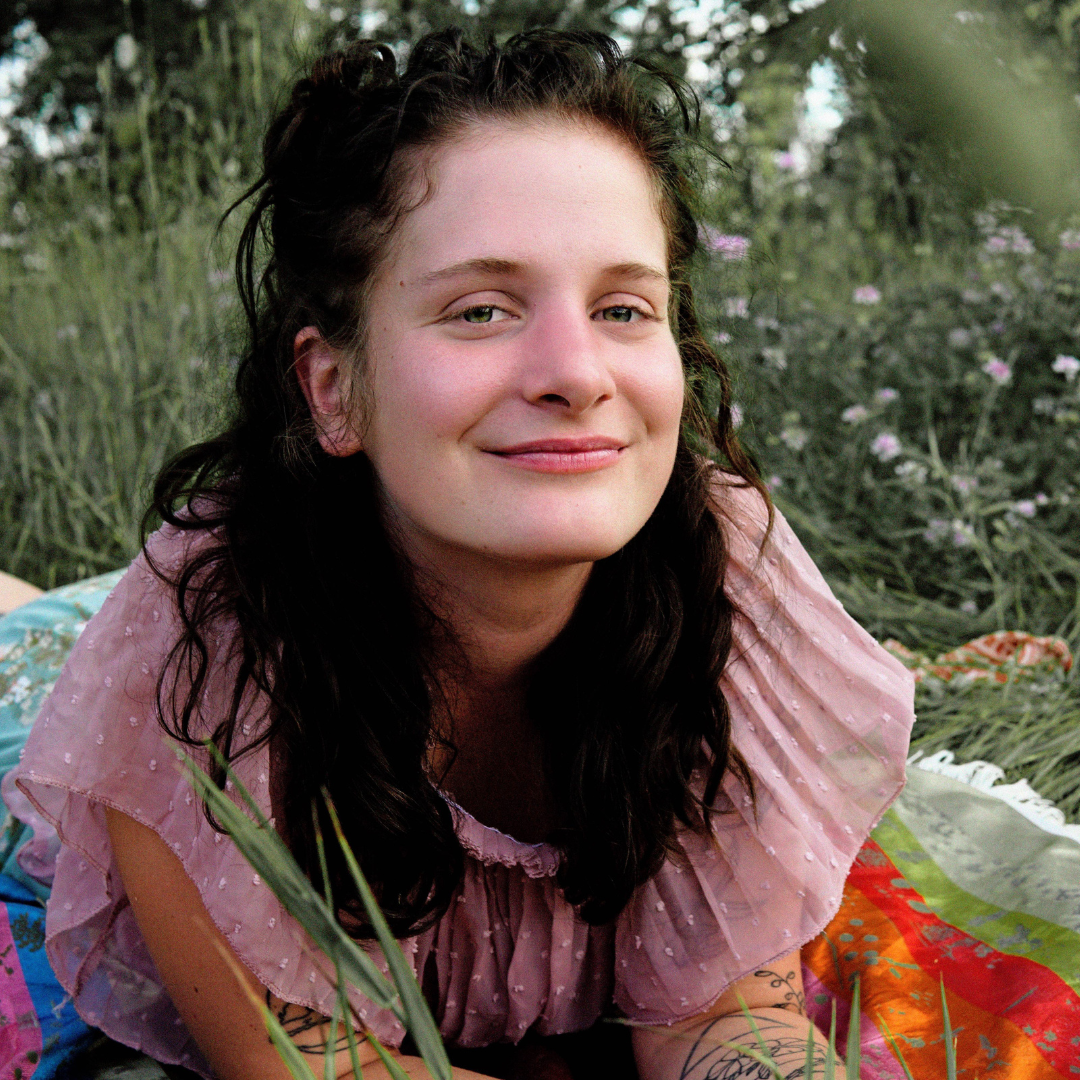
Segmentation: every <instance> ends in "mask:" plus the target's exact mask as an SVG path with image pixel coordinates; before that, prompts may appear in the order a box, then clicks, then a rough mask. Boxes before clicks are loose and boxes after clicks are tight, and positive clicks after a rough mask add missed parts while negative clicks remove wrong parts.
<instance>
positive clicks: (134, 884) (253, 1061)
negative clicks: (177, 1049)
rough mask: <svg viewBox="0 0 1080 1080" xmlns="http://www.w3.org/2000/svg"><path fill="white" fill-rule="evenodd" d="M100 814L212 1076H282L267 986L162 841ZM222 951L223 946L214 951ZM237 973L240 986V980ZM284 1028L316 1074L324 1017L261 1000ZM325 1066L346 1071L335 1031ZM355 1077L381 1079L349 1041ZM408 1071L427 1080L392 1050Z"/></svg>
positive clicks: (258, 1079) (229, 1079) (465, 1075)
mask: <svg viewBox="0 0 1080 1080" xmlns="http://www.w3.org/2000/svg"><path fill="white" fill-rule="evenodd" d="M105 817H106V821H107V824H108V829H109V837H110V839H111V841H112V847H113V852H114V855H115V858H116V865H117V867H118V869H119V871H120V877H121V879H122V880H123V883H124V890H125V892H126V893H127V896H128V899H129V900H130V902H131V908H132V911H133V912H134V914H135V919H136V921H137V922H138V924H139V929H140V931H141V932H142V936H143V939H144V940H145V941H146V947H147V949H148V950H149V952H150V956H151V957H152V958H153V960H154V963H155V964H156V965H157V969H158V972H159V973H160V974H161V978H162V981H163V982H164V984H165V989H166V990H168V992H169V996H170V997H171V998H172V1001H173V1004H174V1005H175V1006H176V1009H177V1011H178V1012H179V1013H180V1016H181V1017H182V1018H183V1021H184V1023H185V1024H186V1025H187V1029H188V1031H189V1032H191V1035H192V1037H193V1038H194V1039H195V1041H196V1042H197V1043H198V1044H199V1049H200V1050H202V1052H203V1054H204V1055H205V1057H206V1059H207V1061H209V1062H210V1065H211V1066H212V1067H213V1070H214V1073H215V1074H216V1076H217V1077H218V1078H219V1080H290V1075H289V1071H288V1069H287V1068H286V1067H285V1063H284V1062H283V1061H282V1060H281V1058H280V1057H279V1056H278V1054H277V1051H276V1050H275V1049H274V1047H273V1045H272V1043H271V1042H270V1039H269V1036H268V1035H267V1033H266V1028H265V1026H264V1024H263V1021H262V1016H261V1015H260V1013H259V1011H258V1010H257V1009H256V1008H255V1006H254V1004H253V1003H252V1001H251V997H250V994H249V990H253V991H254V992H255V993H256V995H257V996H258V997H259V998H266V990H265V989H264V988H263V987H262V986H261V985H260V984H259V983H258V981H257V980H256V979H255V976H254V975H252V974H251V973H250V972H249V971H248V970H247V968H245V967H243V965H242V964H240V963H239V961H235V964H236V967H237V968H238V969H239V970H240V972H241V973H242V975H241V976H240V977H238V975H237V972H236V970H235V969H234V967H233V966H232V965H230V963H229V961H228V960H227V959H226V956H230V957H231V956H232V955H233V954H232V951H231V949H230V948H229V945H228V942H227V941H226V940H225V936H224V935H223V934H222V933H221V931H220V930H218V928H217V927H216V926H215V925H214V923H213V921H212V920H211V918H210V916H209V915H208V914H207V911H206V908H205V907H204V906H203V902H202V897H200V896H199V891H198V889H197V888H196V887H195V884H194V882H193V881H192V880H191V879H190V878H189V877H188V876H187V873H186V872H185V871H184V868H183V866H182V865H181V863H180V860H179V859H178V858H177V857H176V856H175V855H174V854H173V853H172V852H171V851H170V850H169V848H168V846H167V845H166V844H165V842H164V841H163V840H162V839H161V837H159V836H158V835H157V833H155V832H154V831H153V829H149V828H147V827H146V826H145V825H142V824H140V823H139V822H137V821H135V820H134V818H131V817H128V816H127V815H126V814H123V813H121V812H120V811H118V810H113V809H111V808H108V807H107V808H106V810H105ZM222 950H224V952H223V951H222ZM241 977H242V978H243V980H244V982H245V983H246V984H247V989H245V986H244V985H243V984H242V983H241V981H240V978H241ZM266 1000H267V1001H268V1003H269V1004H270V1006H271V1007H272V1008H273V1009H274V1011H275V1012H276V1013H277V1014H278V1016H279V1018H280V1019H281V1021H282V1023H283V1025H284V1027H285V1028H286V1030H287V1031H288V1032H289V1033H290V1035H292V1037H293V1040H294V1041H295V1042H296V1044H297V1046H299V1047H300V1048H301V1049H302V1050H303V1052H304V1053H305V1054H306V1055H310V1057H309V1063H310V1065H311V1068H312V1070H313V1071H314V1073H315V1075H316V1076H318V1077H321V1076H322V1075H323V1063H324V1053H323V1047H324V1046H325V1045H326V1036H327V1031H328V1026H329V1020H328V1019H327V1018H326V1017H325V1016H321V1015H319V1014H318V1013H314V1012H312V1011H311V1010H310V1009H305V1008H303V1007H301V1006H298V1005H291V1004H287V1003H286V1002H282V1001H280V1000H278V999H277V998H274V997H269V998H266ZM338 1046H339V1047H340V1049H338V1051H337V1054H336V1057H335V1062H334V1068H335V1074H336V1076H338V1077H347V1076H351V1074H352V1066H351V1063H350V1059H349V1052H348V1049H347V1048H346V1046H345V1041H344V1037H343V1032H342V1033H339V1040H338ZM357 1048H358V1050H359V1052H360V1063H361V1065H362V1067H363V1070H364V1080H389V1074H388V1073H387V1071H386V1069H385V1067H384V1066H383V1065H382V1064H381V1063H380V1062H379V1061H378V1058H377V1056H376V1053H375V1050H374V1048H373V1047H372V1046H371V1045H370V1043H368V1042H366V1041H360V1042H359V1044H358V1047H357ZM394 1056H395V1057H396V1058H397V1059H398V1061H399V1062H400V1063H401V1065H402V1067H403V1068H404V1069H405V1071H406V1072H407V1073H408V1074H409V1075H410V1076H416V1077H425V1078H426V1077H427V1076H428V1072H427V1069H426V1067H425V1066H424V1064H423V1062H422V1061H421V1059H420V1058H417V1057H407V1056H404V1055H399V1054H397V1053H396V1052H394ZM454 1080H484V1078H483V1077H481V1076H480V1075H479V1074H478V1073H473V1072H466V1071H464V1070H461V1069H455V1070H454Z"/></svg>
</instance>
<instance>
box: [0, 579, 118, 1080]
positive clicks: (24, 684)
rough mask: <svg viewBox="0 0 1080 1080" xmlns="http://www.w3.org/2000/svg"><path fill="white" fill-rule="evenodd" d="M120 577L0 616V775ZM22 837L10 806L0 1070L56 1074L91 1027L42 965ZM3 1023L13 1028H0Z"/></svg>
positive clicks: (39, 912)
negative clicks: (21, 862)
mask: <svg viewBox="0 0 1080 1080" xmlns="http://www.w3.org/2000/svg"><path fill="white" fill-rule="evenodd" d="M122 574H123V571H122V570H118V571H115V572H114V573H111V574H104V575H102V576H101V577H96V578H91V579H89V580H87V581H80V582H76V583H75V584H73V585H65V586H64V587H62V588H59V589H54V590H53V591H52V592H48V593H45V594H44V595H43V596H40V597H38V598H37V599H36V600H32V601H31V602H30V603H29V604H25V605H23V606H22V607H20V608H16V609H15V610H14V611H13V612H11V613H10V614H8V615H6V616H4V617H3V618H0V779H2V778H3V776H5V775H6V774H7V772H8V771H9V770H10V769H11V768H12V767H13V766H14V765H15V764H16V762H17V761H18V760H19V752H20V751H21V750H22V748H23V744H24V743H25V742H26V737H27V735H28V734H29V733H30V728H31V727H32V726H33V723H34V719H35V718H36V716H37V713H38V710H39V709H40V708H41V704H42V702H43V701H44V700H45V697H46V695H47V694H48V693H49V691H50V690H51V689H52V687H53V684H54V683H55V682H56V679H57V677H58V676H59V674H60V669H61V668H62V667H63V666H64V661H65V660H66V659H67V657H68V653H70V652H71V649H72V646H73V645H74V644H75V641H76V639H77V638H78V636H79V634H81V633H82V631H83V628H84V627H85V626H86V623H87V621H88V620H89V619H90V617H91V616H92V615H93V614H94V613H95V612H96V611H97V610H98V608H100V607H101V605H102V603H103V602H104V600H105V597H106V596H108V594H109V592H110V591H111V590H112V588H113V586H115V585H116V583H117V582H118V581H119V580H120V577H121V576H122ZM28 834H29V829H28V828H27V827H26V826H25V825H23V823H22V822H21V821H19V820H17V819H16V818H14V817H13V816H12V815H11V813H10V812H8V813H7V815H6V817H5V819H4V821H3V824H2V826H0V907H2V909H3V910H2V911H0V924H2V921H3V919H4V918H5V917H6V921H7V925H8V928H9V932H10V941H6V940H0V1077H3V1078H4V1080H30V1077H31V1076H32V1077H33V1078H34V1080H53V1078H54V1077H55V1076H57V1075H58V1073H63V1072H64V1066H65V1065H66V1064H67V1063H68V1062H70V1061H71V1059H72V1058H73V1057H74V1056H75V1055H76V1054H78V1053H79V1052H80V1051H81V1050H82V1049H83V1048H84V1047H85V1046H87V1045H88V1044H89V1042H90V1041H91V1040H92V1039H93V1038H94V1036H95V1032H94V1029H92V1028H90V1027H89V1026H88V1025H87V1024H86V1023H85V1022H84V1021H83V1020H82V1019H81V1018H80V1017H79V1015H78V1013H76V1012H75V1009H74V1007H73V1005H72V1004H71V1001H70V999H69V998H68V996H67V994H66V993H65V992H64V990H63V988H62V987H61V986H60V983H59V982H58V981H57V979H56V976H55V975H54V974H53V971H52V968H51V967H50V966H49V961H48V958H47V957H46V954H45V947H44V946H45V908H44V902H45V900H46V899H47V898H48V895H49V888H48V886H47V885H45V884H43V883H42V882H40V881H37V880H36V879H34V878H32V877H30V876H29V875H28V874H27V873H25V871H24V870H23V869H22V867H21V866H20V865H19V862H18V859H17V856H18V853H19V850H20V849H21V847H22V846H23V844H24V843H25V841H26V840H27V839H28V838H29V835H28ZM2 930H3V927H2V925H0V939H7V937H8V935H7V934H5V933H2ZM12 949H14V952H15V957H14V958H13V957H12V956H11V950H12ZM14 959H17V963H16V962H13V961H14ZM20 984H22V985H20ZM27 994H28V995H29V1002H30V1004H31V1005H32V1010H30V1011H29V1013H28V1012H27V1011H26V1010H25V1008H23V1009H22V1011H20V1006H19V1005H18V1004H17V1003H18V1002H22V1003H23V1006H25V1004H26V1002H27ZM8 1013H13V1015H8ZM9 1025H15V1028H14V1029H10V1030H6V1029H9ZM35 1029H40V1039H39V1038H38V1035H37V1032H36V1030H35ZM16 1030H17V1034H15V1033H14V1031H16Z"/></svg>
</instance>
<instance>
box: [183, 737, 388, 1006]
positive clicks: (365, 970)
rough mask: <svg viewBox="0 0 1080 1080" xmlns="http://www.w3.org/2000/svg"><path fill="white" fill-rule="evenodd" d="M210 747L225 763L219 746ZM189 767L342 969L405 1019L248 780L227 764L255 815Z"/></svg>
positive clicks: (215, 809)
mask: <svg viewBox="0 0 1080 1080" xmlns="http://www.w3.org/2000/svg"><path fill="white" fill-rule="evenodd" d="M210 752H211V754H213V755H214V756H216V757H217V758H218V759H219V761H221V763H222V764H223V765H224V761H223V759H221V755H220V753H219V752H218V751H217V749H216V747H212V746H211V747H210ZM185 767H186V770H187V773H188V777H189V779H190V780H191V784H192V787H193V788H194V789H195V793H196V794H197V795H198V796H199V797H200V798H202V799H204V800H205V801H206V803H207V805H208V806H209V808H210V811H211V813H212V814H213V815H214V816H215V818H217V820H218V821H219V822H221V824H222V826H224V828H225V830H226V831H227V832H228V834H229V835H230V836H231V837H232V840H233V842H234V843H235V844H236V846H237V848H238V849H239V850H240V852H241V854H242V855H243V856H244V858H245V859H247V860H248V862H249V863H250V864H251V866H252V868H253V869H254V870H255V871H256V872H257V873H258V874H259V875H260V876H261V877H262V879H263V880H264V881H265V882H266V884H267V886H268V887H269V888H270V889H271V891H272V892H273V893H274V895H275V896H276V897H277V898H278V899H279V900H280V901H281V903H282V904H283V905H284V907H285V910H286V911H288V912H289V914H290V915H292V917H293V918H294V919H296V921H297V922H298V923H299V924H300V925H301V926H302V927H303V928H304V929H305V930H306V931H307V933H308V934H309V935H310V936H311V939H312V940H313V941H314V942H315V944H316V945H317V946H318V947H319V948H320V949H321V950H322V951H323V952H324V953H325V954H326V955H327V956H328V957H330V958H331V959H332V961H333V962H334V963H335V964H336V965H339V966H340V970H341V973H342V974H343V975H344V976H345V978H346V979H347V980H348V981H349V982H350V983H352V984H353V985H354V986H356V987H357V989H358V990H359V991H360V992H361V993H362V994H363V995H364V996H365V997H366V998H368V999H369V1000H370V1001H371V1002H372V1003H373V1004H374V1005H376V1006H377V1007H378V1008H382V1009H389V1010H391V1011H392V1012H393V1013H394V1015H395V1016H396V1017H397V1018H398V1019H399V1020H400V1021H401V1022H402V1023H403V1024H404V1023H406V1021H407V1014H406V1012H405V1010H404V1009H403V1007H402V1003H401V1001H400V1000H399V998H398V996H397V994H396V993H395V992H394V990H393V989H392V987H391V986H390V984H389V983H388V981H387V980H386V978H385V977H384V975H383V973H382V972H381V971H380V970H379V968H378V966H377V965H376V963H375V961H374V960H373V959H372V958H371V957H370V956H369V955H368V954H367V953H366V952H364V950H363V949H361V948H360V946H358V945H357V944H356V942H355V941H353V940H352V938H350V937H349V936H348V934H346V933H345V931H344V930H343V929H342V928H341V926H340V924H339V923H338V921H337V919H336V918H335V916H334V912H333V911H332V910H331V909H330V908H329V907H328V905H327V904H326V901H325V900H324V899H323V898H322V897H321V896H320V895H319V893H318V891H317V890H316V889H315V888H314V886H313V885H312V884H311V882H310V881H309V880H308V879H307V877H306V876H305V874H304V872H303V871H302V870H301V869H300V867H299V866H298V865H297V863H296V860H295V859H294V858H293V857H292V853H291V852H290V851H289V849H288V848H287V847H286V846H285V843H284V841H283V840H282V839H281V837H280V836H278V834H277V832H276V831H275V830H274V829H273V828H272V827H271V825H270V823H269V822H268V821H267V820H266V818H265V817H264V815H263V814H262V811H261V810H260V809H259V807H258V805H257V804H256V803H255V801H254V800H253V799H252V798H251V795H250V794H249V793H248V792H247V790H246V789H245V787H244V785H243V784H242V783H241V782H240V781H239V780H238V779H237V777H236V775H235V774H234V773H233V772H232V770H231V769H228V767H227V766H226V775H227V776H228V777H229V779H230V781H231V782H232V784H233V786H234V788H235V790H236V791H237V793H238V794H239V796H240V798H241V800H242V801H243V802H244V803H245V804H246V806H247V807H248V809H249V810H250V811H251V813H252V815H253V816H254V819H255V820H252V819H251V818H250V817H248V815H247V814H246V813H244V811H243V809H241V807H240V806H238V805H237V804H236V803H235V802H233V800H232V799H231V798H230V797H229V796H228V795H227V794H226V793H225V792H223V791H222V790H221V789H220V788H218V786H217V784H215V783H214V781H213V780H211V779H210V777H209V776H207V774H206V773H205V772H203V770H202V769H201V768H200V767H199V766H198V764H196V763H195V762H194V761H193V760H192V759H191V758H190V757H188V758H186V759H185Z"/></svg>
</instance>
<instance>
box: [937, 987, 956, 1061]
mask: <svg viewBox="0 0 1080 1080" xmlns="http://www.w3.org/2000/svg"><path fill="white" fill-rule="evenodd" d="M941 1016H942V1020H943V1022H944V1024H945V1076H946V1080H956V1036H955V1035H953V1029H952V1019H951V1018H950V1016H949V1003H948V1002H947V1001H946V1000H945V980H944V979H942V980H941Z"/></svg>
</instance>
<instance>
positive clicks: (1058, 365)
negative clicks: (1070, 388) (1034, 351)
mask: <svg viewBox="0 0 1080 1080" xmlns="http://www.w3.org/2000/svg"><path fill="white" fill-rule="evenodd" d="M1050 370H1051V371H1056V372H1057V373H1058V374H1059V375H1064V376H1065V378H1066V379H1068V380H1069V382H1072V381H1073V379H1075V378H1076V373H1077V372H1078V371H1080V360H1077V358H1076V357H1075V356H1065V355H1064V354H1062V355H1059V356H1058V357H1057V358H1056V359H1055V360H1054V362H1053V363H1052V364H1051V365H1050Z"/></svg>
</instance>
